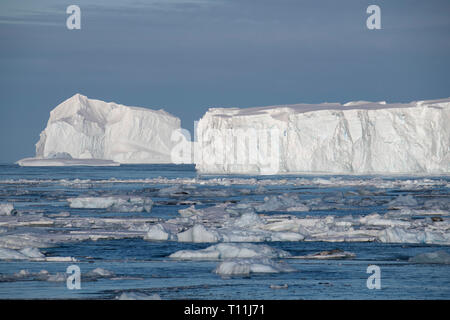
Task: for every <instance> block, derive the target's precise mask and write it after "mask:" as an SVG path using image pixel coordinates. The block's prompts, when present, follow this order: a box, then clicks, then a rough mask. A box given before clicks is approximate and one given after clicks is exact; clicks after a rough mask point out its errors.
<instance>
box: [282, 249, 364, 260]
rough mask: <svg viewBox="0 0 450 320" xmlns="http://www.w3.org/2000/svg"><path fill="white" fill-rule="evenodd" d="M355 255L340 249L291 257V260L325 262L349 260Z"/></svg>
mask: <svg viewBox="0 0 450 320" xmlns="http://www.w3.org/2000/svg"><path fill="white" fill-rule="evenodd" d="M355 256H356V255H355V254H354V253H352V252H347V251H343V250H341V249H333V250H329V251H321V252H317V253H313V254H308V255H304V256H292V257H291V258H295V259H318V260H326V259H330V260H332V259H349V258H354V257H355Z"/></svg>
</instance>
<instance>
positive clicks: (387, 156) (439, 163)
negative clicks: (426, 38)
mask: <svg viewBox="0 0 450 320" xmlns="http://www.w3.org/2000/svg"><path fill="white" fill-rule="evenodd" d="M449 123H450V98H447V99H442V100H429V101H417V102H411V103H407V104H386V103H385V102H377V103H373V102H365V101H358V102H350V103H346V104H344V105H341V104H338V103H324V104H318V105H308V104H298V105H288V106H272V107H261V108H247V109H238V108H212V109H209V110H208V111H207V113H206V114H205V115H204V116H203V117H202V118H201V120H200V121H199V123H198V125H197V131H196V133H197V140H198V142H197V146H196V150H195V151H196V155H195V162H196V168H197V170H198V171H199V172H201V173H218V174H220V173H236V174H239V173H256V174H277V173H290V172H299V173H300V172H308V173H310V172H316V173H344V174H348V173H350V174H352V173H356V174H365V173H389V174H401V173H410V174H411V173H418V174H422V173H424V174H442V173H445V174H448V173H450V125H449Z"/></svg>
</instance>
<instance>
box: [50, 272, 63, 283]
mask: <svg viewBox="0 0 450 320" xmlns="http://www.w3.org/2000/svg"><path fill="white" fill-rule="evenodd" d="M67 276H68V274H66V273H62V272H57V273H55V274H49V275H48V277H47V279H46V280H47V281H49V282H65V281H66V280H67Z"/></svg>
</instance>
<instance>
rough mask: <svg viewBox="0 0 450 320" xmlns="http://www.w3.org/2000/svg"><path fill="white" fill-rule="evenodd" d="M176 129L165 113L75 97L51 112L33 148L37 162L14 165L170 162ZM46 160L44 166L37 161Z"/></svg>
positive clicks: (174, 119) (177, 125) (176, 121)
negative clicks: (92, 160)
mask: <svg viewBox="0 0 450 320" xmlns="http://www.w3.org/2000/svg"><path fill="white" fill-rule="evenodd" d="M178 129H180V119H178V118H177V117H174V116H172V115H170V114H169V113H167V112H165V111H164V110H157V111H156V110H151V109H147V108H140V107H127V106H124V105H121V104H116V103H114V102H103V101H100V100H94V99H88V98H87V97H86V96H83V95H81V94H76V95H74V96H73V97H71V98H69V99H67V100H66V101H64V102H62V103H61V104H59V105H58V106H57V107H56V108H55V109H53V110H52V111H51V112H50V118H49V120H48V123H47V126H46V128H45V129H44V130H43V131H42V132H41V135H40V139H39V141H38V142H37V144H36V158H37V159H35V160H32V159H24V160H22V161H19V164H21V165H57V164H59V165H64V164H72V165H74V164H73V163H72V162H74V161H75V162H76V161H79V162H78V164H77V165H86V163H91V164H92V165H95V162H89V161H86V162H83V161H81V160H78V159H103V160H113V161H115V162H117V163H170V162H171V150H172V148H173V146H174V142H172V141H171V135H172V133H173V132H174V131H175V130H178ZM55 154H56V155H58V154H59V155H64V154H65V155H69V156H70V158H73V159H77V160H70V159H67V156H62V157H61V156H60V157H61V158H63V159H55ZM48 158H50V160H48V161H43V160H41V159H48ZM57 158H58V156H57ZM49 163H50V164H49ZM98 164H100V163H98ZM104 164H114V163H113V162H105V163H103V164H102V165H104Z"/></svg>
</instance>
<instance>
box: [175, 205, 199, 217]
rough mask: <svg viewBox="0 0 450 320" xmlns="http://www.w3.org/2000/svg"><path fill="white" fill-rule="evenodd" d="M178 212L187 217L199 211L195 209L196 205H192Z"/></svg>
mask: <svg viewBox="0 0 450 320" xmlns="http://www.w3.org/2000/svg"><path fill="white" fill-rule="evenodd" d="M178 213H179V214H180V216H182V217H184V218H187V217H192V216H194V215H196V214H199V211H198V210H196V209H195V206H190V207H188V208H186V209H180V210H178Z"/></svg>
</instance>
